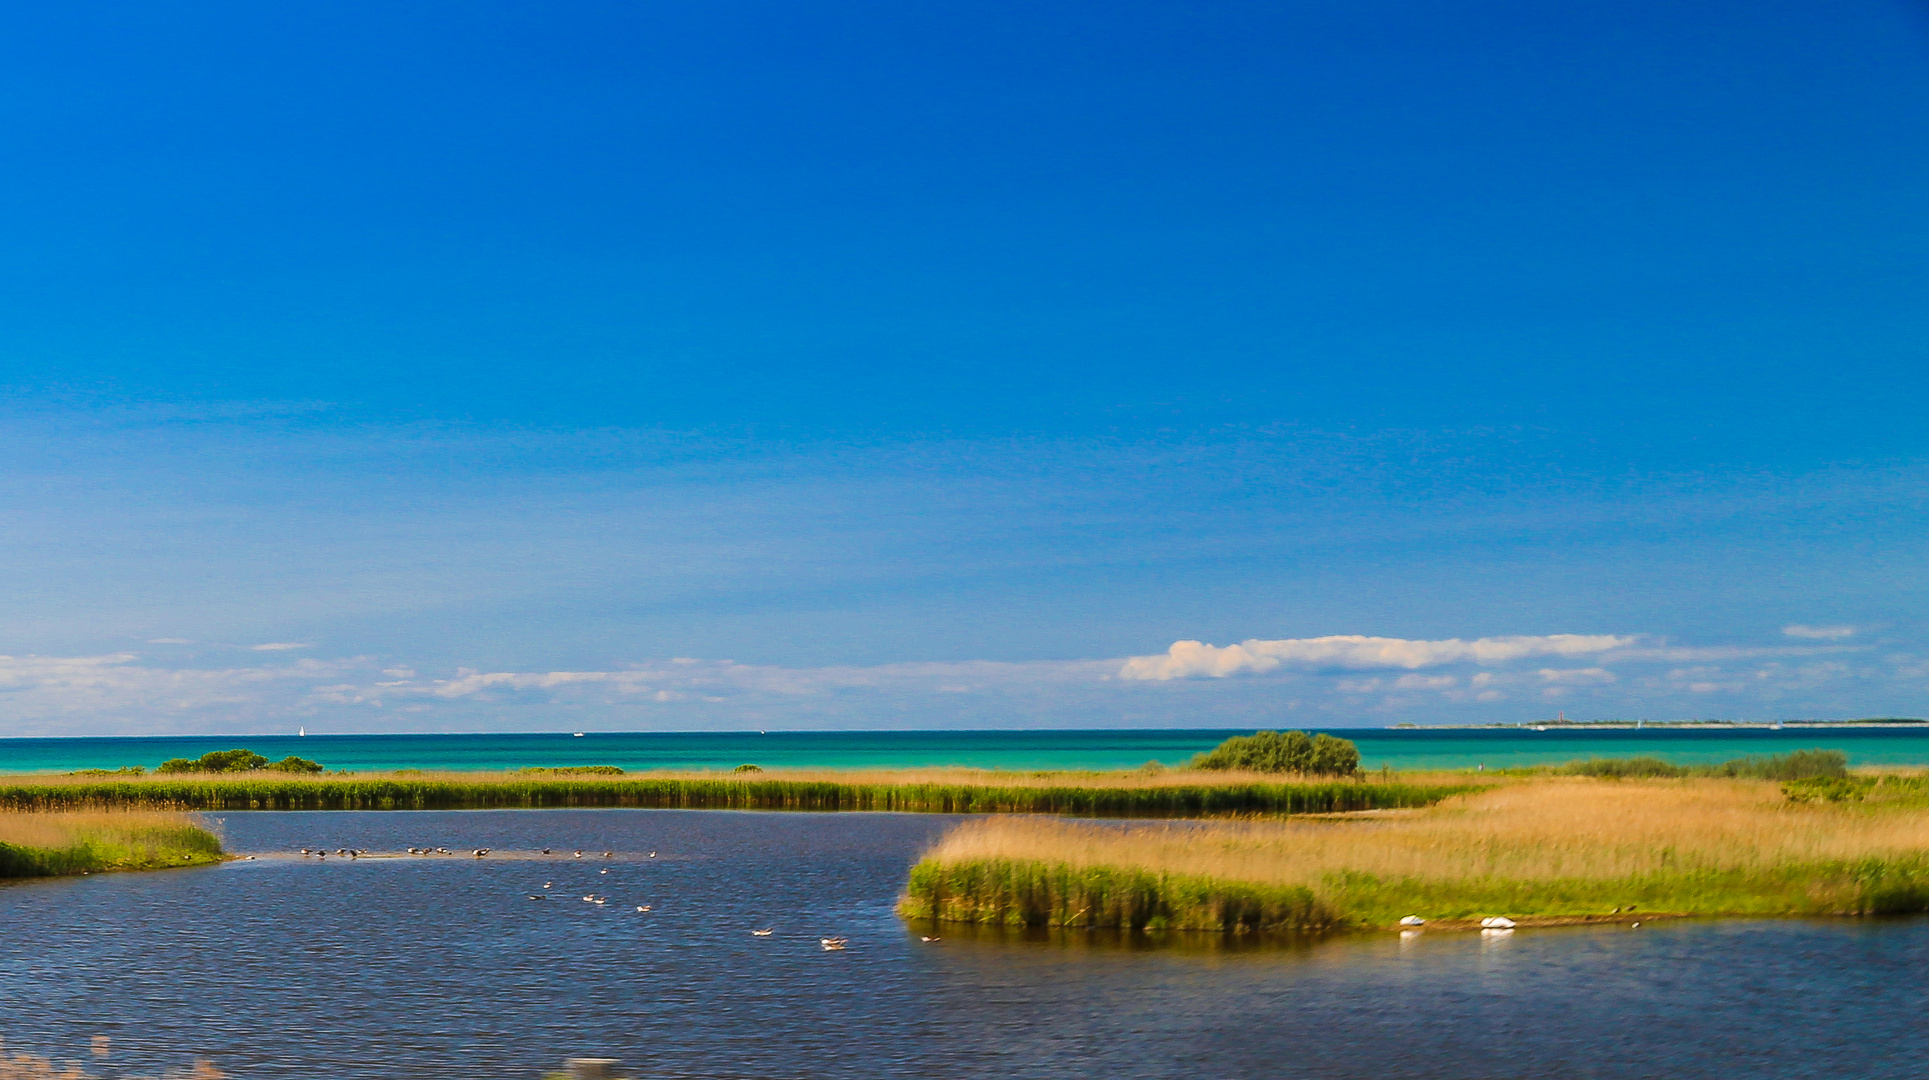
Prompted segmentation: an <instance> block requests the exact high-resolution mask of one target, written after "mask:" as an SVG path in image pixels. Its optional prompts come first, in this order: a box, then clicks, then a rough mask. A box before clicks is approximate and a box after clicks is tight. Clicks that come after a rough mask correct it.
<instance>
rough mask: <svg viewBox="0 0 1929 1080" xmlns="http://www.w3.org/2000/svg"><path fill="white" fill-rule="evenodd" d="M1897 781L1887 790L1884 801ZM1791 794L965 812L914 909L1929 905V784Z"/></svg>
mask: <svg viewBox="0 0 1929 1080" xmlns="http://www.w3.org/2000/svg"><path fill="white" fill-rule="evenodd" d="M1885 788H1888V789H1892V790H1890V791H1889V793H1888V794H1886V795H1881V794H1876V793H1880V792H1883V791H1884V789H1885ZM1922 788H1923V782H1922V781H1921V780H1920V778H1916V779H1915V780H1913V781H1911V782H1909V783H1907V784H1903V783H1893V784H1892V783H1878V784H1877V785H1875V786H1874V787H1873V788H1872V793H1871V796H1870V797H1869V798H1868V799H1865V800H1864V801H1862V802H1859V803H1850V802H1841V803H1828V802H1796V801H1792V800H1791V799H1790V798H1788V797H1786V796H1785V795H1784V793H1783V791H1782V789H1781V787H1780V786H1779V785H1776V784H1774V783H1770V782H1763V781H1747V780H1714V779H1690V780H1654V781H1642V780H1619V781H1601V780H1592V779H1580V778H1575V779H1565V778H1563V779H1554V778H1547V779H1541V780H1535V781H1529V782H1517V783H1513V784H1507V785H1502V786H1498V787H1495V788H1492V789H1489V790H1486V791H1483V792H1479V793H1475V794H1464V795H1455V796H1453V797H1450V798H1447V799H1445V800H1443V801H1442V802H1440V803H1439V804H1438V805H1437V806H1435V807H1433V808H1431V809H1427V810H1423V811H1419V812H1416V813H1413V814H1410V815H1406V816H1400V817H1392V818H1381V819H1377V820H1353V821H1333V820H1317V821H1263V822H1262V821H1252V822H1231V823H1196V824H1189V825H1184V826H1177V825H1174V826H1150V827H1138V828H1125V829H1121V828H1116V827H1113V828H1105V827H1094V826H1089V825H1079V824H1077V823H1070V822H1056V821H1050V820H1043V819H1034V818H1025V819H1007V820H996V821H980V822H971V823H967V824H965V825H963V826H961V827H959V828H958V829H956V830H954V831H952V832H951V833H950V834H948V835H947V836H946V837H944V838H943V840H941V841H940V842H939V843H938V844H937V845H936V846H935V847H934V848H933V849H932V850H931V851H930V852H928V853H927V855H926V856H925V858H924V859H923V861H921V862H920V863H919V864H918V865H917V867H915V868H914V869H913V872H912V875H911V881H910V885H909V887H908V891H907V895H906V897H905V899H904V903H903V908H902V910H903V911H904V913H905V914H906V915H907V916H908V917H913V918H937V919H950V920H959V921H968V922H969V921H983V922H996V923H1005V924H1015V925H1073V926H1077V925H1091V926H1129V927H1150V928H1159V927H1170V928H1175V929H1221V930H1246V929H1292V928H1319V927H1331V926H1339V925H1361V926H1371V925H1386V924H1390V923H1392V922H1393V921H1395V920H1397V919H1398V918H1400V917H1401V916H1403V915H1407V914H1418V915H1421V916H1423V917H1425V918H1428V919H1430V920H1442V919H1446V920H1454V919H1468V918H1474V917H1478V916H1483V915H1500V914H1504V915H1509V916H1513V917H1516V918H1522V917H1527V918H1544V919H1566V918H1576V917H1603V916H1612V915H1614V914H1616V913H1617V911H1618V912H1619V913H1620V914H1622V915H1623V916H1626V917H1629V918H1639V917H1641V916H1640V915H1629V913H1628V911H1627V909H1628V908H1629V907H1630V906H1632V907H1633V908H1634V910H1635V911H1637V912H1645V913H1674V914H1697V915H1716V914H1721V915H1737V914H1753V915H1789V914H1822V913H1881V912H1903V911H1922V910H1929V812H1925V807H1924V802H1925V800H1926V799H1929V793H1925V792H1924V791H1923V790H1922Z"/></svg>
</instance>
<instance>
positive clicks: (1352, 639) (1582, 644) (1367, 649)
mask: <svg viewBox="0 0 1929 1080" xmlns="http://www.w3.org/2000/svg"><path fill="white" fill-rule="evenodd" d="M1636 640H1637V639H1636V638H1635V637H1633V636H1627V635H1618V634H1547V635H1543V636H1524V635H1521V636H1512V637H1486V638H1476V639H1474V640H1472V641H1465V640H1462V639H1460V638H1446V639H1444V640H1440V641H1416V640H1412V639H1409V638H1390V637H1365V636H1362V635H1359V634H1339V635H1332V636H1329V637H1316V638H1282V639H1280V640H1276V641H1264V640H1261V639H1258V638H1253V639H1249V640H1247V641H1242V642H1240V643H1239V644H1237V645H1225V646H1218V645H1207V644H1205V643H1204V642H1200V641H1175V642H1173V643H1172V647H1171V648H1169V649H1167V650H1166V652H1165V655H1163V656H1134V657H1132V658H1131V659H1129V660H1127V661H1126V662H1125V664H1124V666H1123V667H1121V668H1120V669H1119V677H1120V678H1124V679H1142V680H1160V681H1163V680H1167V679H1185V678H1195V677H1201V676H1204V677H1209V678H1224V677H1225V676H1227V675H1238V674H1244V673H1254V672H1263V671H1271V670H1273V669H1274V668H1277V667H1280V666H1282V665H1296V666H1303V667H1309V668H1339V669H1346V670H1354V671H1370V670H1373V669H1375V668H1424V667H1438V666H1440V665H1442V664H1461V663H1473V664H1483V665H1487V664H1502V663H1506V662H1508V661H1512V660H1520V659H1525V658H1528V657H1537V656H1568V657H1574V656H1589V655H1593V654H1598V653H1604V652H1607V651H1608V650H1610V649H1617V648H1622V647H1625V646H1628V645H1631V644H1633V643H1634V642H1635V641H1636Z"/></svg>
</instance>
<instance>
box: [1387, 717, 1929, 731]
mask: <svg viewBox="0 0 1929 1080" xmlns="http://www.w3.org/2000/svg"><path fill="white" fill-rule="evenodd" d="M1912 724H1929V719H1924V718H1922V717H1919V716H1864V717H1857V718H1854V719H1849V720H1645V719H1643V720H1570V719H1568V718H1567V716H1566V715H1565V714H1562V715H1560V716H1556V717H1555V718H1554V719H1552V720H1516V721H1512V722H1508V723H1490V724H1416V723H1412V722H1411V721H1403V722H1401V723H1398V724H1393V725H1391V727H1392V728H1393V729H1394V730H1426V731H1455V730H1458V731H1470V730H1483V729H1502V730H1507V731H1522V730H1525V731H1549V730H1554V729H1561V730H1575V729H1586V730H1590V731H1599V730H1603V729H1610V728H1613V729H1621V728H1625V729H1628V730H1645V729H1647V728H1670V729H1678V728H1721V729H1723V730H1727V729H1733V728H1762V729H1765V730H1769V731H1779V730H1781V729H1782V728H1845V727H1906V726H1909V725H1912Z"/></svg>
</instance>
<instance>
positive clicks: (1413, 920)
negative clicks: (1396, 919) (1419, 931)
mask: <svg viewBox="0 0 1929 1080" xmlns="http://www.w3.org/2000/svg"><path fill="white" fill-rule="evenodd" d="M1400 925H1401V926H1425V925H1427V920H1425V919H1423V918H1421V917H1420V916H1418V915H1408V916H1407V917H1406V918H1404V919H1401V920H1400Z"/></svg>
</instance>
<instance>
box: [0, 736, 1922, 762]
mask: <svg viewBox="0 0 1929 1080" xmlns="http://www.w3.org/2000/svg"><path fill="white" fill-rule="evenodd" d="M1245 733H1246V732H1244V731H1222V730H1203V729H1183V730H1150V731H1067V730H1058V731H804V732H795V731H790V732H775V731H774V732H770V733H769V734H759V733H757V732H590V733H588V734H585V735H582V736H575V735H572V734H570V733H567V732H564V733H548V734H543V733H514V734H455V735H310V736H306V737H295V736H287V735H277V736H263V735H215V736H169V737H159V738H92V739H0V772H9V773H20V772H66V771H71V770H74V769H90V768H102V769H113V768H119V767H121V766H123V765H145V766H148V767H150V768H151V767H153V766H155V765H157V764H159V763H160V762H162V761H164V760H166V759H168V758H171V757H198V756H200V755H201V754H204V753H206V752H208V751H210V750H226V749H230V748H233V747H237V746H245V747H248V748H250V749H252V750H255V751H256V752H258V753H262V754H266V755H268V756H269V757H271V758H281V757H285V756H287V755H289V754H298V755H300V756H302V757H305V758H311V759H313V760H316V761H319V762H321V763H322V764H323V765H325V766H327V767H328V768H330V769H349V770H352V771H364V770H380V769H403V768H410V769H432V770H433V769H450V770H461V769H515V768H523V767H527V766H553V765H618V766H621V767H623V768H625V769H729V768H734V767H735V766H738V765H742V764H756V765H762V766H764V767H766V768H835V769H855V768H905V767H914V766H934V765H961V766H971V767H976V768H998V769H1119V768H1130V767H1132V766H1137V765H1142V764H1144V763H1145V762H1147V761H1162V762H1165V763H1167V764H1177V763H1179V762H1182V761H1184V760H1185V759H1187V758H1188V757H1190V756H1192V755H1193V754H1195V753H1198V752H1199V751H1201V750H1206V749H1210V748H1211V747H1212V746H1214V745H1215V744H1217V743H1218V742H1219V741H1220V740H1221V739H1224V738H1226V737H1227V736H1228V735H1237V734H1245ZM1332 733H1333V734H1335V735H1340V736H1343V737H1345V738H1348V739H1352V740H1353V741H1354V742H1356V743H1358V744H1359V747H1360V754H1361V756H1362V758H1363V759H1364V764H1365V765H1366V767H1368V768H1374V769H1377V768H1379V767H1380V766H1382V765H1390V766H1392V767H1393V768H1395V769H1471V768H1474V767H1476V766H1479V765H1485V766H1487V767H1488V768H1503V767H1507V766H1512V765H1535V764H1546V763H1551V762H1561V761H1570V760H1573V759H1575V758H1585V757H1627V756H1631V755H1635V754H1647V755H1653V756H1656V757H1661V758H1666V759H1668V760H1670V761H1674V762H1681V763H1685V762H1705V761H1726V760H1728V759H1730V758H1734V757H1740V756H1742V755H1744V754H1774V753H1785V752H1787V751H1789V750H1794V749H1801V748H1809V747H1823V748H1827V749H1834V750H1841V751H1844V752H1846V753H1847V754H1848V755H1849V760H1850V763H1851V764H1855V765H1929V726H1925V727H1922V728H1903V729H1896V728H1821V729H1818V728H1798V729H1784V730H1781V731H1773V730H1769V729H1746V730H1739V731H1719V730H1695V731H1682V730H1658V731H1657V730H1645V731H1632V730H1613V731H1571V730H1550V731H1533V730H1522V729H1512V730H1498V729H1480V730H1458V729H1444V730H1443V729H1424V728H1423V729H1404V728H1403V729H1389V728H1346V729H1335V730H1334V731H1333V732H1332Z"/></svg>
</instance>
